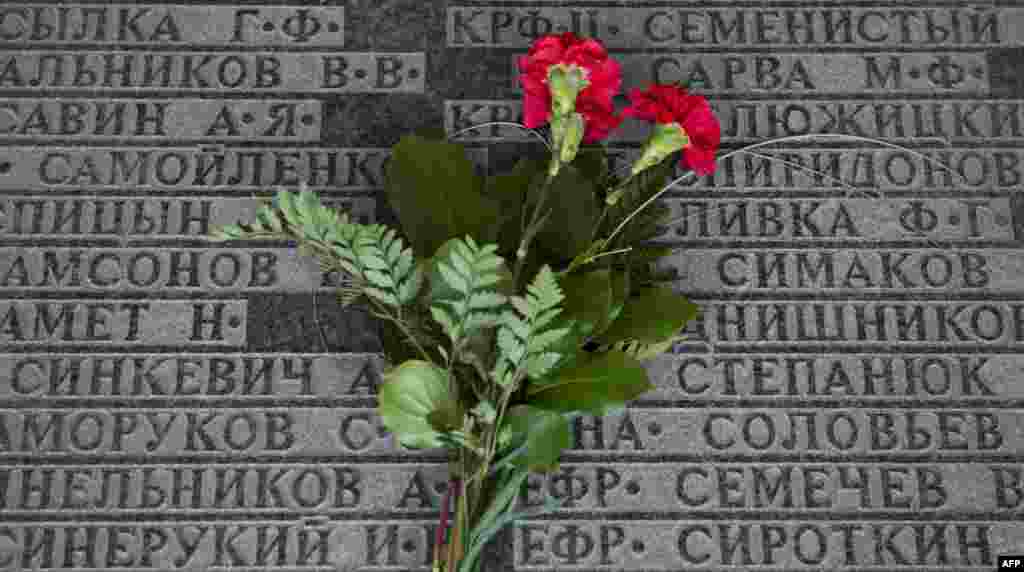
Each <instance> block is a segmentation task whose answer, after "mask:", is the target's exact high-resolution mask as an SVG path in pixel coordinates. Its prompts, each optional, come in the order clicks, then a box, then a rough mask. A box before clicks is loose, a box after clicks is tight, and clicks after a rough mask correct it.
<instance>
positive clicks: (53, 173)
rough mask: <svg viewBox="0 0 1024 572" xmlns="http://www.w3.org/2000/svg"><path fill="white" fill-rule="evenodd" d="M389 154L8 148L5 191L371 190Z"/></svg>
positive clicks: (380, 180) (379, 182)
mask: <svg viewBox="0 0 1024 572" xmlns="http://www.w3.org/2000/svg"><path fill="white" fill-rule="evenodd" d="M387 155H388V150H387V149H344V148H341V149H339V148H324V149H319V148H263V147H261V148H245V147H242V148H221V147H209V148H195V147H121V148H114V147H87V148H82V147H8V148H6V149H2V150H0V162H2V163H4V164H6V165H7V166H8V167H9V169H8V170H4V171H2V172H0V189H4V190H15V191H16V190H47V189H62V188H63V189H81V188H83V187H84V188H99V189H122V188H135V189H154V190H156V189H167V190H193V189H194V190H226V189H230V190H260V191H265V190H266V188H267V187H268V186H273V187H300V186H302V185H305V186H306V187H309V188H314V189H321V188H329V189H331V190H366V189H376V188H380V187H381V186H383V184H384V161H385V160H386V159H387Z"/></svg>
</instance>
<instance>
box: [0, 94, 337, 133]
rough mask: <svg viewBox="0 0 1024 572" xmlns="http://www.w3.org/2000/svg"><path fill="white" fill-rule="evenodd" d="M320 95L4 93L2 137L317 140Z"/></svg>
mask: <svg viewBox="0 0 1024 572" xmlns="http://www.w3.org/2000/svg"><path fill="white" fill-rule="evenodd" d="M320 105H321V104H320V102H318V101H283V100H279V101H274V100H244V99H243V100H237V99H236V100H223V101H217V100H210V99H170V100H156V99H149V100H141V99H101V100H98V99H88V100H86V99H44V100H39V99H0V137H2V138H13V139H32V140H45V139H48V138H56V139H64V138H104V137H117V138H119V139H144V140H145V139H150V140H152V139H156V138H167V137H171V138H175V139H246V140H253V139H255V140H260V139H270V140H275V139H286V140H293V141H318V140H319V139H320V123H321V111H320Z"/></svg>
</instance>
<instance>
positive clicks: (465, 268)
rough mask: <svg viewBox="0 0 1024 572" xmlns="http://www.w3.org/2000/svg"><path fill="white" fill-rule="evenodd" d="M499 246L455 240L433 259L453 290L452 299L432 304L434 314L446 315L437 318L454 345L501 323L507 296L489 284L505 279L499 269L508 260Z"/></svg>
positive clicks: (438, 270)
mask: <svg viewBox="0 0 1024 572" xmlns="http://www.w3.org/2000/svg"><path fill="white" fill-rule="evenodd" d="M497 249H498V246H497V245H496V244H487V245H483V246H479V245H477V244H476V242H475V241H474V240H473V238H472V237H470V236H467V237H466V238H464V239H457V240H455V241H453V243H452V248H451V249H450V250H449V251H448V253H447V255H446V256H445V257H444V258H443V259H440V260H437V261H435V262H434V267H435V268H436V269H437V272H438V274H440V275H441V278H442V279H443V280H444V281H445V282H446V283H447V284H448V286H450V287H451V288H452V290H454V293H453V295H452V296H451V297H450V299H447V300H439V301H437V302H435V303H434V304H433V305H432V306H431V313H432V314H441V315H444V316H445V319H446V320H447V321H446V322H442V321H441V320H438V323H440V324H441V325H442V327H443V328H444V331H445V333H446V334H447V335H448V337H449V339H451V340H452V345H453V346H455V347H459V346H460V345H461V344H462V342H463V340H465V339H466V338H467V337H468V336H469V335H470V334H471V333H473V332H474V331H477V330H481V329H483V328H490V327H495V326H498V325H499V324H501V323H502V320H503V318H502V316H501V310H502V309H503V308H504V306H505V303H506V302H507V298H506V297H505V296H504V295H502V294H499V293H497V292H495V291H493V290H491V289H489V288H488V287H489V286H493V285H495V284H498V283H499V282H501V280H502V276H501V274H500V273H499V271H500V270H501V268H502V267H503V265H504V263H505V261H504V259H503V258H502V257H500V256H498V255H497V254H495V252H496V251H497Z"/></svg>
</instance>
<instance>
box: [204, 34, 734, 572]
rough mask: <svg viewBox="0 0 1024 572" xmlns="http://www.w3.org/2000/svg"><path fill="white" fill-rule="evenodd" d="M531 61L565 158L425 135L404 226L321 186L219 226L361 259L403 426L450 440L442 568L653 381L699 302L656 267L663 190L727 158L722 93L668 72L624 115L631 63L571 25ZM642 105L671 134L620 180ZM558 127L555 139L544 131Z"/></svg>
mask: <svg viewBox="0 0 1024 572" xmlns="http://www.w3.org/2000/svg"><path fill="white" fill-rule="evenodd" d="M519 68H520V71H521V76H520V81H521V83H522V86H523V89H524V102H523V103H524V123H525V125H523V126H520V127H522V128H523V129H527V130H530V131H531V132H532V133H534V134H535V135H537V136H538V137H541V138H542V139H544V141H545V144H546V145H547V146H548V148H549V149H550V151H551V155H550V158H549V159H548V160H536V159H529V158H524V159H521V160H520V161H519V162H518V164H517V165H516V166H515V168H514V169H512V171H511V172H509V173H505V174H500V175H496V176H492V177H483V176H480V175H478V174H477V173H476V171H475V169H474V166H473V164H472V163H471V162H470V160H469V159H468V158H467V156H466V154H465V150H464V148H463V147H462V146H461V145H458V144H455V143H451V142H448V141H447V140H446V139H445V137H444V136H443V135H436V134H433V133H418V134H413V135H408V136H405V137H403V138H402V139H401V141H400V142H399V143H398V144H396V145H395V146H394V147H393V148H392V152H391V156H390V159H389V162H388V165H387V170H386V173H387V181H386V195H387V199H388V200H389V202H390V204H391V205H392V208H393V209H394V211H395V213H396V215H397V218H398V221H399V223H400V226H401V228H400V229H393V228H388V227H387V226H385V225H381V224H357V223H355V222H353V221H352V220H351V219H350V218H349V216H348V215H347V214H346V213H339V212H336V211H333V210H331V209H329V208H327V207H325V206H323V205H322V204H321V203H320V200H319V198H318V197H317V196H316V195H315V194H314V193H313V192H311V191H308V190H302V191H300V192H298V193H295V194H292V193H288V192H285V191H280V192H278V193H277V195H276V196H275V197H274V198H273V200H272V201H271V202H269V203H266V204H264V205H262V206H261V207H260V209H259V210H258V212H257V213H256V219H257V220H256V222H254V223H251V224H242V223H239V224H236V225H232V226H226V227H223V228H220V229H217V230H216V231H215V232H214V233H213V237H214V238H216V239H219V240H231V239H265V238H275V239H287V240H293V241H296V242H297V243H298V245H299V249H300V250H299V251H300V252H301V253H309V254H312V255H314V256H316V257H317V258H318V259H319V260H320V262H321V265H322V267H323V268H324V269H325V270H330V271H338V270H340V271H342V272H344V273H345V275H346V280H347V282H346V284H345V286H343V287H341V288H340V289H339V295H340V296H341V299H342V304H343V305H346V306H348V305H350V304H355V303H356V302H357V301H360V302H362V303H363V304H365V305H366V307H368V308H369V309H370V310H371V311H372V312H373V314H374V315H375V316H376V317H378V318H380V319H381V320H382V342H383V344H384V350H385V358H386V360H387V362H388V364H389V365H388V366H387V369H386V370H385V373H384V383H383V384H382V386H381V388H380V391H379V395H378V398H379V404H378V411H379V414H380V416H381V418H382V419H383V422H384V424H385V425H386V427H387V428H388V429H389V430H390V431H391V432H392V434H393V435H394V436H395V438H396V439H397V440H398V442H399V443H401V444H402V445H403V446H406V447H409V448H437V447H444V448H447V449H448V450H449V459H450V462H449V473H450V480H449V482H448V485H449V486H448V488H447V490H446V493H445V500H444V502H443V505H442V509H441V514H440V521H439V527H438V530H437V534H438V537H437V539H436V542H435V553H434V570H436V571H445V572H455V571H463V572H469V571H472V570H474V569H475V568H476V562H477V560H478V558H479V555H480V551H481V549H482V548H483V546H484V545H485V544H486V543H487V542H488V540H489V539H490V538H492V537H493V536H494V534H496V533H497V532H498V531H499V530H500V529H501V528H502V527H503V526H504V525H506V524H508V523H509V522H511V521H513V520H514V519H516V518H519V517H522V516H524V513H522V512H520V513H516V512H511V510H512V508H513V507H512V504H513V500H514V498H515V495H516V493H517V492H518V491H519V489H520V488H521V485H522V484H523V482H524V480H525V479H526V478H527V475H528V473H529V472H531V471H535V472H550V471H553V470H555V469H557V467H558V461H559V456H560V453H561V451H562V449H564V448H565V447H568V446H569V444H570V425H569V423H570V421H571V420H572V418H573V417H575V416H578V415H582V414H593V415H605V414H607V413H609V412H611V411H613V410H616V409H620V408H622V407H624V406H625V404H626V403H627V402H628V401H630V400H632V399H634V398H636V397H638V396H639V395H641V394H642V393H643V392H645V391H647V390H648V389H650V388H651V387H652V386H651V384H650V382H649V381H648V379H647V375H646V371H645V370H644V368H643V367H642V366H641V363H640V362H641V361H642V360H644V359H648V358H651V357H654V356H656V355H658V354H660V353H662V352H664V351H666V350H668V349H669V348H670V347H671V346H672V344H673V343H674V342H675V341H677V340H678V339H679V338H678V335H679V332H680V331H681V329H682V328H683V326H684V325H685V324H686V322H687V321H688V320H690V319H692V318H693V317H694V316H695V315H696V313H697V307H696V306H695V305H694V304H692V303H690V302H689V301H688V300H686V299H685V298H683V297H682V296H679V295H676V294H675V293H673V291H672V290H671V289H670V287H669V286H668V285H667V284H666V282H668V280H664V279H660V278H661V277H659V276H658V275H657V273H656V272H655V268H654V267H653V265H652V263H653V261H655V260H657V259H658V258H660V257H662V256H665V255H666V254H668V253H669V251H670V249H668V248H665V247H659V246H657V245H651V244H649V243H648V241H649V240H650V239H651V238H654V237H656V236H657V235H658V234H659V232H660V229H659V224H660V223H661V222H662V221H663V220H664V218H665V217H666V216H667V214H668V210H667V209H666V208H665V207H663V206H661V205H656V204H654V203H655V200H656V199H657V198H658V197H659V196H661V194H662V193H664V192H665V191H666V190H667V189H668V188H670V187H671V186H672V184H674V183H675V181H672V182H671V183H668V184H667V185H666V181H667V180H668V179H669V175H670V173H672V171H673V167H674V163H675V161H677V160H678V161H681V162H682V164H683V165H684V166H685V167H688V168H689V169H691V170H692V171H693V172H695V173H697V174H706V173H710V172H712V171H713V170H714V165H715V154H716V152H717V150H718V146H719V141H720V129H719V125H718V121H717V119H716V118H715V116H714V114H713V113H712V111H711V108H710V106H709V105H708V102H707V101H706V100H705V99H704V98H703V97H700V96H697V95H693V94H690V93H688V92H687V90H686V89H685V88H684V87H682V86H680V85H652V86H650V87H649V88H648V89H646V90H643V91H641V90H639V89H634V90H632V92H631V93H630V95H629V97H630V100H631V105H630V106H629V107H628V108H627V109H625V110H624V111H623V112H622V113H616V111H615V108H614V105H613V98H614V97H615V95H616V94H617V92H618V90H619V88H620V84H621V73H620V68H619V65H618V63H617V62H615V61H614V60H613V59H611V58H609V56H608V53H607V51H606V50H605V49H604V47H603V46H602V45H601V44H600V43H599V42H597V41H596V40H594V39H588V38H580V37H577V36H575V35H573V34H571V33H566V34H561V35H552V36H547V37H543V38H540V39H538V40H537V41H536V42H535V43H534V44H533V46H531V48H530V51H529V54H528V55H526V56H524V57H522V58H521V59H520V61H519ZM623 115H629V116H632V117H636V118H639V119H641V120H646V121H649V122H651V123H653V130H652V134H651V136H650V138H649V139H648V140H647V141H646V143H645V144H644V146H643V148H642V150H641V153H640V157H639V159H637V161H636V162H635V163H633V164H632V166H631V168H630V171H629V173H628V174H625V173H623V175H624V176H619V175H618V174H617V173H612V172H609V169H608V160H607V155H606V151H605V149H604V148H603V146H601V144H600V141H601V140H603V139H605V138H606V137H607V136H608V134H609V132H611V131H612V130H614V129H615V128H617V127H618V126H619V124H620V123H621V122H622V120H623ZM545 125H548V126H549V128H550V131H549V133H550V141H548V140H547V139H546V138H544V136H543V135H541V134H540V133H539V132H537V131H533V130H534V129H536V128H540V127H543V126H545ZM677 152H681V153H678V154H677ZM552 502H553V501H552ZM552 502H549V504H547V505H545V506H544V507H543V508H542V510H551V509H553V508H556V507H557V504H552ZM525 514H529V513H525Z"/></svg>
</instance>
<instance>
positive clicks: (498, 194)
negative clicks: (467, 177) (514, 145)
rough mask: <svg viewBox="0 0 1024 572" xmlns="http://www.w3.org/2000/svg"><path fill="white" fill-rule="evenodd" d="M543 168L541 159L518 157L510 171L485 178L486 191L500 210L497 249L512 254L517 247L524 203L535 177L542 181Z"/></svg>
mask: <svg viewBox="0 0 1024 572" xmlns="http://www.w3.org/2000/svg"><path fill="white" fill-rule="evenodd" d="M544 168H545V164H544V163H543V162H542V161H537V160H533V159H520V160H519V162H518V163H516V166H515V167H513V168H512V171H510V172H508V173H503V174H500V175H495V176H493V177H489V178H488V179H487V182H486V194H487V196H489V197H491V198H493V199H494V200H495V201H497V202H498V204H499V206H500V209H501V210H500V213H501V215H500V218H499V221H498V238H497V242H498V245H499V246H500V248H499V249H498V250H499V251H500V252H502V253H505V254H508V255H511V254H513V253H514V252H515V251H516V249H517V248H518V247H519V240H520V239H521V238H522V237H521V236H520V235H519V232H520V230H521V229H520V225H521V224H522V220H521V217H522V212H523V211H522V209H523V203H525V202H526V197H527V191H528V190H529V188H530V185H531V183H532V182H533V181H534V179H536V180H537V181H541V180H543V179H542V177H543V175H544Z"/></svg>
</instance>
